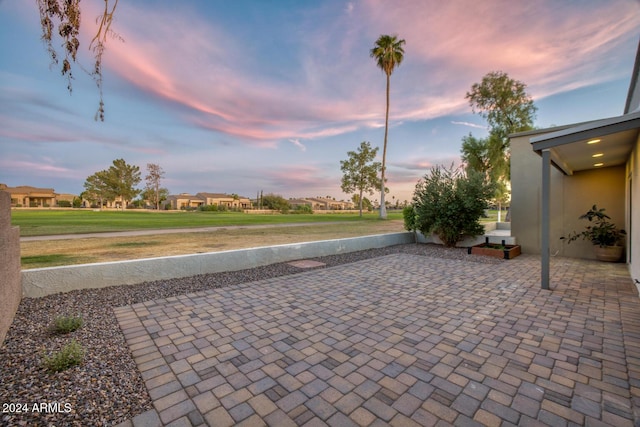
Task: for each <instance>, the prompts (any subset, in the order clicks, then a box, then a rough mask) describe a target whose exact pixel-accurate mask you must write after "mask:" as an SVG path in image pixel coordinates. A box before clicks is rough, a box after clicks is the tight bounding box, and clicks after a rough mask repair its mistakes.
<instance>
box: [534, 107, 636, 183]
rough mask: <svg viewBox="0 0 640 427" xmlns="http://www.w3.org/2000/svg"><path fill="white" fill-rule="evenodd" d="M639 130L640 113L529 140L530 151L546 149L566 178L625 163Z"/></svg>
mask: <svg viewBox="0 0 640 427" xmlns="http://www.w3.org/2000/svg"><path fill="white" fill-rule="evenodd" d="M639 130H640V111H636V112H633V113H630V114H625V115H623V116H618V117H610V118H607V119H601V120H595V121H592V122H588V123H582V124H579V125H576V126H573V127H569V128H566V129H562V130H559V131H556V132H552V133H548V134H545V135H540V136H537V137H534V138H531V145H532V148H533V150H534V151H535V152H536V153H538V154H541V153H542V151H544V150H549V152H550V155H551V162H552V163H553V164H554V166H556V167H557V168H558V169H560V170H561V171H562V172H563V173H565V174H566V175H573V173H574V172H578V171H583V170H588V169H596V168H599V167H608V166H617V165H621V164H625V162H626V161H627V159H628V158H629V155H630V153H631V150H632V149H633V146H634V145H635V143H636V141H637V138H638V132H639Z"/></svg>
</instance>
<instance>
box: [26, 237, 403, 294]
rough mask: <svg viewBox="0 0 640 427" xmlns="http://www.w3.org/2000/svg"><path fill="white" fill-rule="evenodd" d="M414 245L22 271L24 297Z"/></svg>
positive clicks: (392, 240) (356, 245) (363, 243)
mask: <svg viewBox="0 0 640 427" xmlns="http://www.w3.org/2000/svg"><path fill="white" fill-rule="evenodd" d="M414 242H415V236H414V234H413V233H410V232H403V233H390V234H377V235H373V236H363V237H353V238H348V239H334V240H322V241H319V242H306V243H292V244H287V245H276V246H265V247H259V248H251V249H238V250H232V251H223V252H208V253H203V254H193V255H177V256H169V257H161V258H145V259H138V260H131V261H118V262H104V263H96V264H81V265H70V266H62V267H48V268H35V269H31V270H23V271H22V295H23V296H24V297H28V298H36V297H43V296H46V295H51V294H56V293H59V292H69V291H73V290H76V289H87V288H104V287H108V286H116V285H133V284H137V283H142V282H147V281H154V280H166V279H175V278H180V277H189V276H196V275H199V274H208V273H220V272H223V271H235V270H244V269H247V268H254V267H259V266H263V265H269V264H275V263H279V262H287V261H293V260H297V259H303V258H315V257H319V256H326V255H335V254H340V253H348V252H356V251H362V250H366V249H373V248H382V247H385V246H393V245H401V244H406V243H414Z"/></svg>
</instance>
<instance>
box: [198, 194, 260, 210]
mask: <svg viewBox="0 0 640 427" xmlns="http://www.w3.org/2000/svg"><path fill="white" fill-rule="evenodd" d="M196 195H197V196H198V197H200V198H201V199H203V200H204V204H205V205H213V206H225V207H227V208H230V209H251V207H252V204H251V200H249V199H248V198H246V197H243V196H238V195H237V194H226V193H198V194H196Z"/></svg>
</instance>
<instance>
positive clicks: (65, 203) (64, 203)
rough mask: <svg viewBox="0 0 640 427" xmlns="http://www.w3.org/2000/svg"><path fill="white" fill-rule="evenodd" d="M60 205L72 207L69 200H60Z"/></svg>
mask: <svg viewBox="0 0 640 427" xmlns="http://www.w3.org/2000/svg"><path fill="white" fill-rule="evenodd" d="M58 207H60V208H70V207H71V202H70V201H68V200H58Z"/></svg>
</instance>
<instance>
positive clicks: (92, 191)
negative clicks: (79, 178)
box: [84, 159, 140, 209]
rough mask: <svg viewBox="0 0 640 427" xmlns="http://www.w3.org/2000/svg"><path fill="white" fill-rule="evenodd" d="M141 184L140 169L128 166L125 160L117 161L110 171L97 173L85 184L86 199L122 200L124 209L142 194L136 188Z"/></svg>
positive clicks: (110, 167) (101, 203)
mask: <svg viewBox="0 0 640 427" xmlns="http://www.w3.org/2000/svg"><path fill="white" fill-rule="evenodd" d="M139 183H140V168H139V167H138V166H132V165H129V164H127V162H125V161H124V160H123V159H116V160H114V161H113V164H112V165H111V166H109V169H107V170H103V171H100V172H96V173H94V174H93V175H91V176H89V177H88V178H87V180H86V181H85V183H84V188H85V197H86V198H87V199H88V200H90V201H100V207H101V208H102V205H103V204H104V202H105V201H114V200H115V199H117V198H120V199H121V200H122V207H123V209H124V208H125V207H126V206H127V203H128V202H129V201H131V200H133V199H134V198H135V197H136V195H138V194H139V193H140V190H137V189H136V188H135V187H136V186H137V185H138V184H139Z"/></svg>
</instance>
